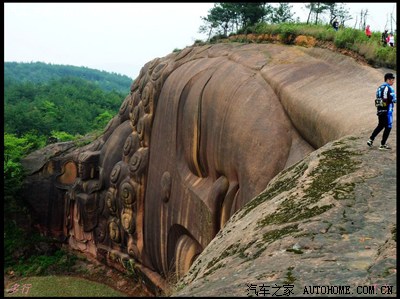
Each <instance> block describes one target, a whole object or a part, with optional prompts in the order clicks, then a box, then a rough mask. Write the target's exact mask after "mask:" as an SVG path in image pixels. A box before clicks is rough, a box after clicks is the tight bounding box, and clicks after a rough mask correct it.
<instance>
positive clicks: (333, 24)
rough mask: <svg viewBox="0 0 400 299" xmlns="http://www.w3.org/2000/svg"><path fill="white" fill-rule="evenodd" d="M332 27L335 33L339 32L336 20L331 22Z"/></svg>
mask: <svg viewBox="0 0 400 299" xmlns="http://www.w3.org/2000/svg"><path fill="white" fill-rule="evenodd" d="M332 27H333V29H335V31H338V30H339V22H338V20H336V19H335V20H334V21H333V23H332Z"/></svg>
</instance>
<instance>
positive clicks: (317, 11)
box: [306, 2, 331, 25]
mask: <svg viewBox="0 0 400 299" xmlns="http://www.w3.org/2000/svg"><path fill="white" fill-rule="evenodd" d="M330 4H331V3H330V2H311V3H310V4H306V8H308V9H310V11H309V13H308V18H307V24H309V22H310V21H311V16H312V15H314V16H315V21H314V24H315V25H317V24H318V22H319V17H320V15H321V14H323V13H324V12H325V11H326V10H327V9H329V7H330Z"/></svg>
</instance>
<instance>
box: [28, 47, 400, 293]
mask: <svg viewBox="0 0 400 299" xmlns="http://www.w3.org/2000/svg"><path fill="white" fill-rule="evenodd" d="M382 80H383V70H377V69H373V68H370V67H366V66H363V65H359V64H357V63H356V62H355V61H353V60H352V59H351V58H348V57H345V56H342V55H339V54H335V53H332V52H329V51H328V50H323V49H313V48H301V47H294V46H284V45H275V44H248V45H240V44H234V43H229V44H216V45H206V46H201V47H189V48H186V49H184V50H182V51H180V52H179V53H171V54H170V55H168V56H166V57H164V58H156V59H154V60H153V61H151V62H149V63H147V64H146V65H145V66H144V67H143V68H142V70H141V73H140V75H139V77H138V78H137V79H136V80H135V81H134V83H133V84H132V86H131V92H130V94H129V95H128V96H127V97H126V98H125V100H124V101H123V103H122V105H121V108H120V111H119V113H118V115H116V116H115V117H114V118H113V119H112V120H111V121H110V123H109V124H108V125H107V127H106V128H105V131H104V133H103V135H102V136H100V137H99V138H97V139H96V140H95V141H93V142H92V143H90V144H88V145H86V146H84V147H76V148H69V147H67V148H66V149H65V151H63V150H62V149H61V148H60V145H59V144H55V145H51V146H49V147H47V148H46V149H45V150H44V153H48V156H43V155H42V154H40V153H39V154H38V153H34V154H33V155H31V156H30V157H28V158H27V159H26V160H25V161H24V165H25V167H26V168H27V169H29V170H30V173H31V175H30V177H28V179H27V180H26V184H25V190H26V192H25V197H26V198H27V200H29V201H30V203H31V205H32V208H33V210H34V211H35V212H36V214H37V216H38V218H39V220H38V221H39V225H40V226H41V227H42V229H43V230H44V231H46V232H48V233H49V234H53V235H57V236H59V237H60V238H65V239H66V240H68V242H69V244H70V246H71V247H72V248H74V249H78V250H81V251H83V252H87V253H90V254H92V255H93V256H95V257H96V258H97V259H98V260H100V261H102V262H104V263H107V264H110V265H113V266H114V267H116V268H118V269H121V270H126V269H131V268H134V269H135V270H139V271H141V272H142V273H143V274H144V278H145V279H147V280H148V281H149V282H151V283H152V284H154V285H155V286H156V287H158V288H161V289H165V288H166V280H165V279H166V278H167V277H169V276H171V275H172V274H171V273H176V275H177V276H178V277H181V276H183V275H184V274H185V273H187V271H188V270H189V267H190V266H191V265H192V263H193V262H194V260H195V259H196V258H197V257H198V256H199V255H200V254H201V252H202V251H203V250H204V249H205V248H206V247H207V246H208V244H209V243H210V242H211V241H212V240H213V239H214V237H215V236H216V234H217V233H218V231H220V229H221V228H222V227H223V226H224V225H225V223H226V222H227V221H228V219H229V218H230V217H231V216H232V215H233V214H234V213H235V212H236V211H238V210H239V209H241V208H242V207H243V206H244V205H245V204H246V203H248V202H249V201H250V200H252V199H253V198H254V197H256V196H258V195H259V194H260V193H261V192H262V191H263V190H264V189H265V187H266V186H267V184H268V183H269V182H270V181H271V179H273V178H274V177H275V176H276V175H277V174H278V173H279V172H281V171H282V170H284V169H287V168H288V167H290V166H292V165H293V164H295V163H297V162H298V161H300V160H301V159H302V158H304V157H305V156H307V155H308V154H310V153H312V152H313V151H314V149H316V148H320V147H321V146H323V145H325V144H326V143H328V142H330V141H333V140H337V139H338V138H340V137H343V136H346V135H348V134H351V133H357V132H359V131H361V130H367V131H370V130H371V131H372V129H373V128H374V127H375V125H376V122H377V120H376V115H375V107H374V106H373V95H374V92H375V88H376V86H377V85H378V84H380V83H381V82H382ZM392 134H394V133H392ZM46 155H47V154H46ZM32 161H33V163H32ZM318 201H319V199H318ZM310 208H311V207H310ZM251 213H253V211H252V212H251ZM174 275H175V274H174Z"/></svg>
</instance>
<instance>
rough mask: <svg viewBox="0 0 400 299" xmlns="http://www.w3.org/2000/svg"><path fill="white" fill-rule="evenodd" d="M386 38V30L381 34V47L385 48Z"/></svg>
mask: <svg viewBox="0 0 400 299" xmlns="http://www.w3.org/2000/svg"><path fill="white" fill-rule="evenodd" d="M387 38H388V31H387V29H386V30H385V31H383V32H382V36H381V40H382V46H384V47H386V45H387Z"/></svg>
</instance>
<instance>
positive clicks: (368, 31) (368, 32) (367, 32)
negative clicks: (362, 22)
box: [365, 25, 371, 38]
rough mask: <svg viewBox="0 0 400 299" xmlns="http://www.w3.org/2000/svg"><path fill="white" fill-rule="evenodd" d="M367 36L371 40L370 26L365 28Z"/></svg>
mask: <svg viewBox="0 0 400 299" xmlns="http://www.w3.org/2000/svg"><path fill="white" fill-rule="evenodd" d="M365 35H366V36H367V37H368V38H371V29H370V27H369V25H367V27H366V28H365Z"/></svg>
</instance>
